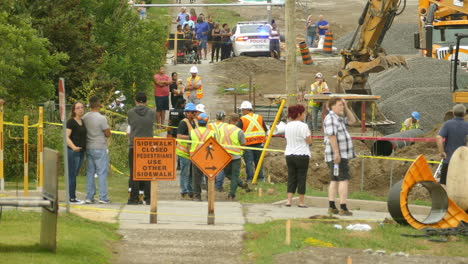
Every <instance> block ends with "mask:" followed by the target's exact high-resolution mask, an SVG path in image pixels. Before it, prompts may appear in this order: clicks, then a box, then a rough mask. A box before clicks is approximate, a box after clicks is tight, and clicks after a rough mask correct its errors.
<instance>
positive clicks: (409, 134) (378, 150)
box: [372, 129, 424, 156]
mask: <svg viewBox="0 0 468 264" xmlns="http://www.w3.org/2000/svg"><path fill="white" fill-rule="evenodd" d="M423 134H424V132H423V131H422V130H421V129H411V130H406V131H403V132H398V133H395V134H390V135H386V136H384V138H385V137H388V138H415V137H419V136H422V135H423ZM412 143H414V142H411V141H391V140H388V141H387V140H378V141H376V142H375V143H374V144H373V145H372V153H373V154H374V155H376V156H390V155H391V154H392V152H393V150H394V149H397V148H402V147H406V146H409V145H411V144H412Z"/></svg>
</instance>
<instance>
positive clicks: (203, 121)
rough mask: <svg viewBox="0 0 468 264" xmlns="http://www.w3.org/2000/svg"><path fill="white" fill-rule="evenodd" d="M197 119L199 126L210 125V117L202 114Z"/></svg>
mask: <svg viewBox="0 0 468 264" xmlns="http://www.w3.org/2000/svg"><path fill="white" fill-rule="evenodd" d="M197 119H198V123H199V124H206V123H208V120H209V117H208V115H207V114H205V113H201V114H199V115H198V116H197Z"/></svg>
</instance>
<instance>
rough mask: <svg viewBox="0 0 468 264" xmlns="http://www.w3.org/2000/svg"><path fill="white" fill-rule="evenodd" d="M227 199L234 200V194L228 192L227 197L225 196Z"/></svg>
mask: <svg viewBox="0 0 468 264" xmlns="http://www.w3.org/2000/svg"><path fill="white" fill-rule="evenodd" d="M227 199H228V200H229V201H235V200H236V196H235V195H232V194H228V198H227Z"/></svg>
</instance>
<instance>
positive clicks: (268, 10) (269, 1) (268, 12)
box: [267, 0, 273, 23]
mask: <svg viewBox="0 0 468 264" xmlns="http://www.w3.org/2000/svg"><path fill="white" fill-rule="evenodd" d="M267 3H268V4H271V0H267ZM272 8H273V7H272V6H270V5H269V6H267V14H268V16H267V22H268V23H271V9H272Z"/></svg>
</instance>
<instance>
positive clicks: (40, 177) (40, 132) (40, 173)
mask: <svg viewBox="0 0 468 264" xmlns="http://www.w3.org/2000/svg"><path fill="white" fill-rule="evenodd" d="M43 117H44V108H43V107H42V106H40V107H39V118H38V121H37V124H38V126H37V166H36V167H37V169H36V178H37V189H38V190H41V189H42V186H44V185H43V182H44V142H43V138H44V118H43Z"/></svg>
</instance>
